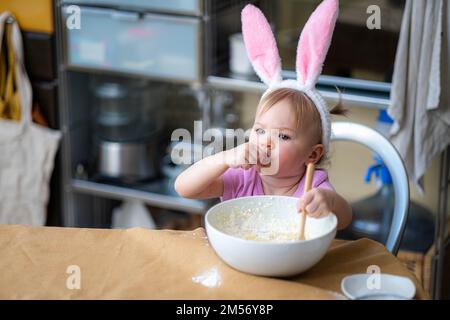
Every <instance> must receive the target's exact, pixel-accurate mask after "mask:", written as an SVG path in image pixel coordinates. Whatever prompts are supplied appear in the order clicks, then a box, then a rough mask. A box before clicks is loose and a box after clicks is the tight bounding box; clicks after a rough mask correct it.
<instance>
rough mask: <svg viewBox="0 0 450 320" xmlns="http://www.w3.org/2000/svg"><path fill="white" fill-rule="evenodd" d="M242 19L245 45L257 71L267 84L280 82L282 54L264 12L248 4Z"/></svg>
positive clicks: (243, 11)
mask: <svg viewBox="0 0 450 320" xmlns="http://www.w3.org/2000/svg"><path fill="white" fill-rule="evenodd" d="M241 19H242V35H243V37H244V43H245V47H246V49H247V54H248V58H249V59H250V62H251V63H252V65H253V68H254V69H255V72H256V73H257V74H258V76H259V77H260V78H261V80H262V81H263V82H264V83H265V84H267V85H271V84H273V83H276V82H280V81H281V62H280V55H279V54H278V48H277V44H276V42H275V37H274V36H273V33H272V29H270V25H269V23H268V22H267V20H266V18H265V17H264V14H263V13H262V12H261V11H260V10H259V9H258V8H257V7H255V6H253V5H251V4H248V5H246V6H245V8H244V9H243V10H242V13H241Z"/></svg>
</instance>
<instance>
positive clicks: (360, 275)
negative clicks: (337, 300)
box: [341, 273, 417, 300]
mask: <svg viewBox="0 0 450 320" xmlns="http://www.w3.org/2000/svg"><path fill="white" fill-rule="evenodd" d="M371 275H372V274H370V273H355V274H350V275H348V276H345V277H344V278H342V280H341V291H342V293H343V294H344V295H345V296H346V297H347V298H349V299H352V300H357V299H360V298H361V297H365V296H370V295H371V294H370V291H366V292H365V293H363V294H362V295H357V294H356V293H355V292H352V290H349V289H350V288H349V287H348V283H349V281H352V280H353V281H360V280H361V281H364V280H366V279H367V277H370V276H371ZM379 276H380V277H383V278H385V279H386V280H387V281H396V280H401V281H404V282H405V283H407V285H410V286H411V288H410V289H411V291H410V292H409V294H408V295H402V294H399V293H398V292H392V291H391V292H389V291H386V290H385V291H383V290H381V292H377V294H385V295H397V296H399V297H402V298H404V299H406V300H411V299H414V297H415V295H416V293H417V288H416V285H415V284H414V282H413V281H412V280H411V279H410V278H409V277H406V276H401V275H396V274H390V273H379ZM367 292H369V294H368V293H367Z"/></svg>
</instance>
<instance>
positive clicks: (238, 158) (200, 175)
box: [175, 143, 257, 199]
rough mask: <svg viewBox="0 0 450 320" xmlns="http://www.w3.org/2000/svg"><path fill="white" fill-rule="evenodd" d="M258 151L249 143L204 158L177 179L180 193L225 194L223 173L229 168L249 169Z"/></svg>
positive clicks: (193, 195)
mask: <svg viewBox="0 0 450 320" xmlns="http://www.w3.org/2000/svg"><path fill="white" fill-rule="evenodd" d="M256 156H257V151H256V149H255V147H254V146H250V144H249V143H243V144H241V145H239V146H237V147H236V148H233V149H230V150H227V151H223V152H219V153H216V154H215V155H212V156H209V157H207V158H205V159H202V160H200V161H198V162H196V163H194V164H193V165H192V166H190V167H189V168H188V169H186V170H185V171H183V172H182V173H181V174H180V175H179V176H178V177H177V179H176V180H175V190H176V191H177V192H178V194H179V195H181V196H182V197H185V198H191V199H208V198H216V197H220V196H222V194H223V181H222V177H221V176H222V174H223V173H224V172H225V171H226V170H227V169H228V168H244V169H249V168H251V167H252V166H253V164H254V163H256V161H255V159H256V158H255V157H256Z"/></svg>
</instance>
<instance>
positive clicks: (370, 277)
mask: <svg viewBox="0 0 450 320" xmlns="http://www.w3.org/2000/svg"><path fill="white" fill-rule="evenodd" d="M378 276H379V278H376V277H378ZM341 289H342V292H343V293H344V294H345V295H346V296H347V297H348V298H349V299H353V300H357V299H358V300H360V299H361V300H362V299H365V300H398V299H401V300H405V299H406V300H409V299H412V298H414V296H415V294H416V287H415V285H414V283H413V282H412V281H411V280H410V279H409V278H406V277H400V276H395V275H391V274H370V273H362V274H354V275H351V276H348V277H345V278H344V279H342V282H341Z"/></svg>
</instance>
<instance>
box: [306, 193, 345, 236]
mask: <svg viewBox="0 0 450 320" xmlns="http://www.w3.org/2000/svg"><path fill="white" fill-rule="evenodd" d="M305 207H306V208H305ZM298 208H299V211H300V210H301V209H303V208H305V209H306V212H307V213H308V215H309V216H311V217H314V218H319V217H323V216H326V215H328V214H329V213H330V212H333V213H334V214H335V215H336V217H337V220H338V225H337V229H338V230H342V229H345V228H346V227H347V226H348V225H349V224H350V223H351V222H352V208H351V207H350V205H349V204H348V203H347V201H346V200H345V199H344V198H343V197H342V196H340V195H339V194H338V193H337V192H336V191H333V190H329V189H324V188H313V189H311V190H310V191H308V192H307V193H306V194H305V195H304V196H303V197H301V198H300V200H299V203H298Z"/></svg>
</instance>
